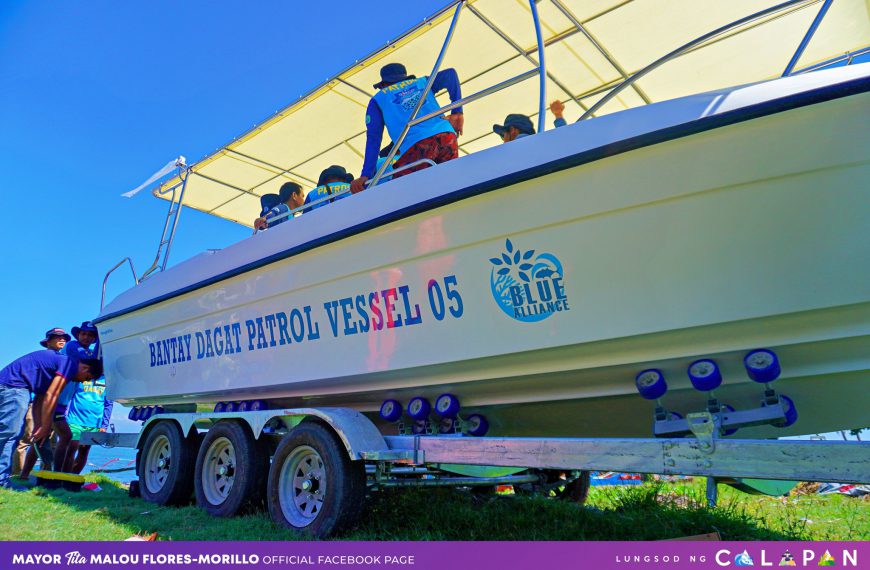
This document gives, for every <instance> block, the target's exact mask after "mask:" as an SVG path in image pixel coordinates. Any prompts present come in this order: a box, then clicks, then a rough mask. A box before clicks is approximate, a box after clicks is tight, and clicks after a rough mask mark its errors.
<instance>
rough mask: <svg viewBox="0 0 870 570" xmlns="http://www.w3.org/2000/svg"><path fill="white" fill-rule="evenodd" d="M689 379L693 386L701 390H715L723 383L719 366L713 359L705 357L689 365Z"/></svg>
mask: <svg viewBox="0 0 870 570" xmlns="http://www.w3.org/2000/svg"><path fill="white" fill-rule="evenodd" d="M688 373H689V380H691V381H692V386H694V387H695V389H696V390H700V391H701V392H709V391H710V390H715V389H716V388H718V387H719V386H720V385H721V384H722V373H721V372H720V371H719V366H718V365H717V364H716V363H715V362H714V361H712V360H710V359H708V358H704V359H702V360H696V361H695V362H693V363H692V364H690V365H689V370H688Z"/></svg>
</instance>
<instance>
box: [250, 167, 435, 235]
mask: <svg viewBox="0 0 870 570" xmlns="http://www.w3.org/2000/svg"><path fill="white" fill-rule="evenodd" d="M421 164H426V165H428V166H435V161H434V160H431V159H429V158H421V159H420V160H415V161H414V162H410V163H408V164H404V165H402V166H401V167H399V168H397V169H395V170H391V171H390V172H389V173H388V174H387V176H393V175H394V174H396V173H398V172H403V171H405V170H409V169H411V168H416V167H418V166H420V165H421ZM373 181H374V179H372V180H369V181H368V182H366V186H371V185H372V184H373ZM345 194H350V190H349V189H348V190H344V191H343V192H336V193H335V194H330V195H329V196H324V197H323V198H320V199H318V200H314V201H313V202H309V203H307V204H303V205H302V206H299V207H298V208H294V209H292V210H289V211H287V212H284V213H283V214H278V215H277V216H275V217H273V218H272V219H271V220H269V221H270V222H274V221H276V220H283V219H284V218H287V217H290V216H295V215H296V214H297V213H298V212H304V211H305V210H310V209H311V208H315V207H317V206H319V205H321V204H324V203H326V202H329V201H331V200H334V199H336V198H338V197H339V196H344V195H345ZM258 231H259V230H258V229H257V228H254V233H255V234H256V233H257V232H258Z"/></svg>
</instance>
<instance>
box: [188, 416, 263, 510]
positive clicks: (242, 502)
mask: <svg viewBox="0 0 870 570" xmlns="http://www.w3.org/2000/svg"><path fill="white" fill-rule="evenodd" d="M268 459H269V458H268V455H267V454H266V453H265V450H264V449H263V447H262V446H261V445H259V444H258V443H257V442H256V440H254V436H253V434H251V432H250V431H249V430H248V429H246V428H245V427H244V426H242V425H241V424H239V423H237V422H234V421H220V422H218V423H216V424H215V425H214V426H213V427H212V428H211V429H210V430H208V433H207V434H206V436H205V439H203V441H202V445H201V446H200V448H199V454H198V456H197V458H196V475H195V476H194V479H193V480H194V487H195V489H196V503H197V504H198V505H199V506H200V507H201V508H203V509H204V510H205V511H206V512H208V514H210V515H212V516H216V517H231V516H233V515H235V514H237V513H239V512H242V511H245V510H253V509H254V508H255V507H256V502H257V501H258V500H262V496H263V488H264V482H265V481H264V480H265V474H266V469H267V462H268Z"/></svg>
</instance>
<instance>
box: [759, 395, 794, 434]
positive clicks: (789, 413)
mask: <svg viewBox="0 0 870 570" xmlns="http://www.w3.org/2000/svg"><path fill="white" fill-rule="evenodd" d="M779 401H780V402H781V403H782V407H783V410H784V411H785V421H783V422H782V423H779V424H774V425H775V426H776V427H781V428H784V427H789V426H791V425H794V423H795V422H796V421H797V419H798V413H797V408H796V407H795V405H794V401H792V399H791V398H789V397H788V396H783V395H782V394H780V395H779ZM761 405H762V406H765V407H766V406H767V402H761Z"/></svg>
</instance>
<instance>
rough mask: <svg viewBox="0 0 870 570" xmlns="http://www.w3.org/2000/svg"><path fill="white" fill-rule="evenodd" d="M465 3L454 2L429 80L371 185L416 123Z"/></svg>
mask: <svg viewBox="0 0 870 570" xmlns="http://www.w3.org/2000/svg"><path fill="white" fill-rule="evenodd" d="M465 3H466V0H459V2H458V3H457V4H456V9H455V10H454V12H453V19H452V20H451V21H450V28H448V30H447V37H446V38H445V39H444V44H443V45H442V46H441V52H440V53H439V54H438V58H437V59H436V60H435V65H434V67H432V73H430V74H429V80H428V81H427V82H426V87H425V88H424V89H423V93H421V94H420V99H419V100H418V101H417V105H416V106H415V107H414V111H413V112H412V113H411V117H410V118H409V119H408V122H407V123H406V124H405V128H404V129H402V134H400V135H399V138H398V139H396V140H395V141H393V148H391V149H390V152H389V154H387V157H386V160H384V163H383V164H381V167H380V168H379V169H378V171H377V172H376V173H375V177H374V178H373V179H372V186H375V185H376V184H377V183H378V181H379V180H380V179H381V178H382V177H383V176H384V172H385V171H386V170H387V167H389V166H390V164H392V162H393V158H395V156H396V153H397V152H399V148H400V147H401V146H402V143H403V142H404V141H405V137H407V136H408V131H409V130H410V129H411V127H413V126H414V125H415V124H416V123H415V122H414V119H416V118H417V115H418V114H419V113H420V109H422V108H423V104H424V103H425V102H426V98H427V97H428V96H429V93H430V92H431V91H432V85H434V83H435V76H436V75H438V72H439V71H440V70H441V64H442V63H443V62H444V56H445V55H446V54H447V48H449V47H450V42H452V41H453V32H455V31H456V24H458V23H459V15H460V14H461V13H462V8H464V7H465Z"/></svg>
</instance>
